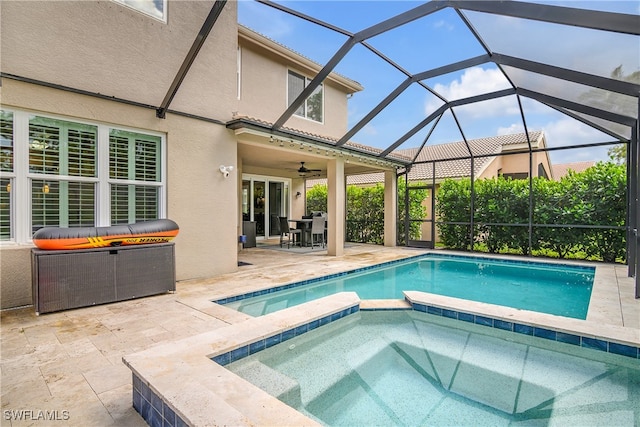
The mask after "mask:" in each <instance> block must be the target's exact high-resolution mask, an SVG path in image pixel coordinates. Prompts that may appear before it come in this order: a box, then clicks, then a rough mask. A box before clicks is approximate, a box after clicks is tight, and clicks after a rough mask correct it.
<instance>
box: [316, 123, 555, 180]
mask: <svg viewBox="0 0 640 427" xmlns="http://www.w3.org/2000/svg"><path fill="white" fill-rule="evenodd" d="M542 137H543V133H542V131H533V132H529V139H530V140H531V143H532V145H534V146H537V145H538V144H539V142H540V140H541V139H542ZM467 142H468V143H469V148H470V149H471V151H472V152H473V154H474V156H479V157H474V161H473V170H474V175H475V176H478V175H480V174H481V173H482V171H483V170H484V169H485V168H486V167H487V166H488V165H489V163H491V161H493V159H494V158H495V156H496V155H497V154H499V153H500V152H502V151H509V150H510V149H514V148H517V147H514V146H519V145H523V144H527V138H526V135H525V134H524V133H517V134H511V135H502V136H493V137H487V138H478V139H470V140H468V141H467ZM417 151H418V148H417V147H416V148H407V149H404V150H396V151H394V152H393V153H394V154H396V155H401V156H403V157H409V158H414V157H415V156H416V153H417ZM468 156H469V149H468V148H467V144H465V142H464V141H457V142H450V143H446V144H438V145H427V146H425V147H424V148H423V150H422V151H421V152H420V154H419V155H418V157H417V158H416V161H417V162H430V161H434V160H446V159H452V160H447V161H440V162H438V163H437V165H436V179H443V178H462V177H467V176H470V175H471V174H470V170H471V159H469V158H468ZM554 176H555V175H554ZM429 179H433V163H418V164H415V165H413V167H412V168H411V171H410V172H409V180H410V181H422V180H429ZM325 182H326V181H325V180H307V185H308V186H310V187H311V186H313V185H315V184H320V183H325ZM379 182H380V183H381V182H384V173H381V172H376V173H370V174H364V175H350V176H348V177H347V184H354V185H370V184H376V183H379Z"/></svg>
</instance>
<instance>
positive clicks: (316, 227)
mask: <svg viewBox="0 0 640 427" xmlns="http://www.w3.org/2000/svg"><path fill="white" fill-rule="evenodd" d="M325 221H326V220H325V218H324V217H321V216H314V217H313V220H312V222H311V249H313V246H314V244H315V243H316V241H317V240H316V237H317V236H320V243H319V245H322V247H323V248H324V247H325V243H324V224H325Z"/></svg>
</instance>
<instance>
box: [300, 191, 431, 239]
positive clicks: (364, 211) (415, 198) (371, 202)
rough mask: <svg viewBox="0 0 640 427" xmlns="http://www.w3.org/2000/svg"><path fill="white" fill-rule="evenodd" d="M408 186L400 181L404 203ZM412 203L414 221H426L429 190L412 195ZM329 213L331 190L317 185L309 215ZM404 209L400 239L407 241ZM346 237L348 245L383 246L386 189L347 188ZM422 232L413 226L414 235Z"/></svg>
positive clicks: (400, 214) (310, 195)
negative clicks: (370, 244)
mask: <svg viewBox="0 0 640 427" xmlns="http://www.w3.org/2000/svg"><path fill="white" fill-rule="evenodd" d="M404 191H405V183H404V180H403V179H400V180H399V181H398V194H399V197H400V200H404ZM410 194H411V200H410V204H409V206H410V217H411V218H424V217H425V216H426V212H425V209H424V207H423V206H422V202H423V200H424V199H425V198H426V197H427V194H428V193H427V190H419V191H412V192H411V193H410ZM312 211H323V212H326V211H327V186H326V185H322V184H318V185H314V186H313V187H312V188H311V189H310V190H308V191H307V212H308V213H311V212H312ZM404 215H405V213H404V208H403V207H401V206H399V208H398V221H399V222H398V233H399V238H400V239H403V238H404V225H403V224H404V222H403V221H404ZM346 221H347V224H346V235H345V238H346V240H347V241H348V242H360V243H373V244H382V243H383V242H384V186H383V185H381V184H377V185H375V186H373V187H359V186H356V185H349V186H347V210H346ZM419 231H420V224H419V223H412V224H411V225H410V233H411V235H417V234H418V233H419Z"/></svg>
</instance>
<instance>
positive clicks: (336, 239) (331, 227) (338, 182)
mask: <svg viewBox="0 0 640 427" xmlns="http://www.w3.org/2000/svg"><path fill="white" fill-rule="evenodd" d="M327 184H328V188H327V191H328V195H327V210H328V211H329V212H327V213H328V218H327V220H328V226H327V254H328V255H331V256H342V255H343V254H344V229H345V218H346V213H345V206H346V186H345V178H344V159H343V158H336V159H331V160H329V161H328V162H327Z"/></svg>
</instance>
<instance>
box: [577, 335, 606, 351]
mask: <svg viewBox="0 0 640 427" xmlns="http://www.w3.org/2000/svg"><path fill="white" fill-rule="evenodd" d="M582 347H585V348H591V349H594V350H600V351H608V349H609V343H608V342H607V341H604V340H599V339H597V338H588V337H582Z"/></svg>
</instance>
